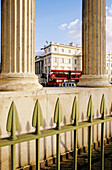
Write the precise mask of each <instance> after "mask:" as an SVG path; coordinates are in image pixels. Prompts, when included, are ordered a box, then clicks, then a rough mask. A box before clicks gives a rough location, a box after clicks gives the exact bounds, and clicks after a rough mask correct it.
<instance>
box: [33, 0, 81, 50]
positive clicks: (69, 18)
mask: <svg viewBox="0 0 112 170" xmlns="http://www.w3.org/2000/svg"><path fill="white" fill-rule="evenodd" d="M81 3H82V1H81V0H37V1H36V50H39V49H40V47H43V46H44V44H46V40H47V41H48V42H50V41H54V42H59V43H62V44H68V43H69V42H71V41H74V37H71V36H70V35H69V34H68V31H69V30H68V29H65V28H64V27H63V28H62V29H61V24H62V25H63V24H65V23H66V24H69V23H70V22H73V21H75V20H77V18H78V19H79V20H80V21H81V18H82V14H81V13H82V12H81V6H82V4H81ZM74 43H75V44H77V43H80V39H79V40H78V39H77V41H76V42H74Z"/></svg>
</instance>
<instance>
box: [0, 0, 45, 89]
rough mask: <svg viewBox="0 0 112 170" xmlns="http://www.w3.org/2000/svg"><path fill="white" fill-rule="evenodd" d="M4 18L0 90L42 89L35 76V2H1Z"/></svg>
mask: <svg viewBox="0 0 112 170" xmlns="http://www.w3.org/2000/svg"><path fill="white" fill-rule="evenodd" d="M1 18H2V22H1V31H2V34H1V35H2V37H1V47H2V48H1V57H2V72H1V75H0V89H1V90H5V89H6V90H22V89H23V90H24V89H27V90H30V89H41V88H42V87H41V86H40V85H39V83H38V77H37V76H35V0H2V1H1ZM23 78H24V79H23ZM8 81H9V82H10V85H9V86H8V85H7V84H8ZM14 81H15V83H14ZM11 83H12V84H11ZM14 84H15V87H14ZM24 85H25V86H27V87H26V88H24V87H23V86H24Z"/></svg>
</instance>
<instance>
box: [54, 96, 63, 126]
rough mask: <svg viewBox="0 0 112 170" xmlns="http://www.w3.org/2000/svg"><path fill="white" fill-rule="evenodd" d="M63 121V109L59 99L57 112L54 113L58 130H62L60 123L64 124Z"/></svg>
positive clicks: (56, 107)
mask: <svg viewBox="0 0 112 170" xmlns="http://www.w3.org/2000/svg"><path fill="white" fill-rule="evenodd" d="M62 120H63V118H62V107H61V104H60V101H59V98H58V99H57V102H56V106H55V112H54V123H56V124H57V128H60V123H61V122H62Z"/></svg>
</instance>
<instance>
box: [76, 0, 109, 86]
mask: <svg viewBox="0 0 112 170" xmlns="http://www.w3.org/2000/svg"><path fill="white" fill-rule="evenodd" d="M82 71H83V76H82V77H81V78H80V81H79V83H78V86H94V87H95V86H96V87H98V86H99V87H101V86H109V83H108V81H107V76H106V0H83V7H82Z"/></svg>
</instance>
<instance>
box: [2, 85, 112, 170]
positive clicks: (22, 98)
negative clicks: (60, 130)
mask: <svg viewBox="0 0 112 170" xmlns="http://www.w3.org/2000/svg"><path fill="white" fill-rule="evenodd" d="M103 94H104V95H105V99H106V108H107V114H110V112H111V103H112V95H111V94H112V88H111V87H110V88H78V87H73V88H67V87H66V88H44V89H43V90H42V91H30V92H1V93H0V114H1V118H0V136H1V137H6V136H10V133H7V131H6V122H7V116H8V111H9V108H10V105H11V102H12V101H14V102H15V105H16V107H17V111H18V115H19V121H20V130H19V132H17V134H23V133H28V132H32V131H34V130H35V129H34V128H33V127H32V115H33V109H34V105H35V102H36V100H37V99H38V100H39V102H40V105H41V108H42V113H43V118H44V125H43V127H42V128H41V129H43V128H51V127H55V124H54V123H53V119H54V109H55V104H56V101H57V98H58V97H59V99H60V103H61V105H62V112H63V123H62V125H63V124H69V123H70V122H71V112H72V104H73V100H74V97H75V96H76V97H77V100H78V104H79V121H82V120H86V119H87V105H88V101H89V97H90V95H92V99H93V106H94V117H95V118H96V117H97V116H100V114H99V113H100V103H101V98H102V95H103ZM100 134H101V133H100V125H99V126H97V125H96V126H94V128H93V135H92V141H96V140H98V139H100ZM111 134H112V125H111V124H110V123H105V136H106V137H108V136H110V135H111ZM87 137H88V133H87V128H84V129H83V130H82V129H80V130H78V147H80V146H82V145H87ZM71 149H73V132H67V133H64V134H62V135H61V152H65V151H67V150H71ZM40 152H41V160H42V159H44V158H47V157H50V156H52V155H55V154H56V137H55V136H53V137H47V138H44V139H41V149H40ZM9 155H10V147H4V148H1V149H0V163H1V169H7V170H8V169H10V168H9V167H10V157H9ZM34 163H35V141H31V142H26V143H22V144H19V145H18V146H17V147H16V166H17V167H18V166H23V165H26V164H34Z"/></svg>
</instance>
